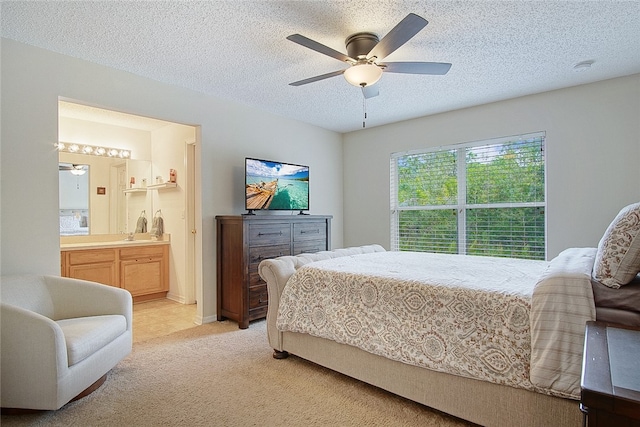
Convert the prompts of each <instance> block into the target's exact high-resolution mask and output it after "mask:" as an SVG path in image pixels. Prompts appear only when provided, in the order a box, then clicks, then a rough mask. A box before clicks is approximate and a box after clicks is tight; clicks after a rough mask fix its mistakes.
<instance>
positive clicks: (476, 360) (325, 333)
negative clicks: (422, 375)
mask: <svg viewBox="0 0 640 427" xmlns="http://www.w3.org/2000/svg"><path fill="white" fill-rule="evenodd" d="M452 257H453V260H452ZM548 264H549V263H548V262H545V261H530V260H518V259H506V258H490V257H474V256H462V255H455V256H451V255H440V254H426V253H412V252H382V253H373V254H363V255H355V256H348V257H341V258H334V259H331V260H326V261H318V262H314V263H311V264H308V265H306V266H304V267H302V268H300V269H299V270H297V271H296V273H295V274H294V275H293V276H291V278H290V279H289V281H288V282H287V286H286V287H285V289H284V291H283V294H282V297H281V301H280V306H279V312H278V313H279V314H278V320H277V327H278V329H280V330H282V331H292V332H303V333H308V334H311V335H315V336H319V337H323V338H328V339H331V340H334V341H337V342H340V343H344V344H349V345H353V346H356V347H359V348H361V349H363V350H365V351H368V352H370V353H374V354H378V355H380V356H384V357H387V358H390V359H393V360H399V361H401V362H404V363H409V364H412V365H417V366H423V367H426V368H429V369H433V370H437V371H441V372H447V373H451V374H455V375H461V376H465V377H471V378H476V379H480V380H485V381H492V382H495V383H499V384H505V385H510V386H514V387H521V388H525V389H535V387H534V386H533V385H532V384H531V383H530V381H529V367H530V366H529V365H530V354H531V337H530V333H529V312H530V302H531V296H532V293H533V289H534V286H535V284H536V282H537V281H538V278H539V277H540V276H541V275H542V273H543V272H544V271H545V269H546V268H547V266H548Z"/></svg>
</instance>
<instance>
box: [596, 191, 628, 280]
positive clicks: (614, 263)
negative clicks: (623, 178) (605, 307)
mask: <svg viewBox="0 0 640 427" xmlns="http://www.w3.org/2000/svg"><path fill="white" fill-rule="evenodd" d="M638 272H640V203H634V204H632V205H629V206H627V207H625V208H623V209H622V210H621V211H620V213H618V215H617V216H616V217H615V219H614V220H613V222H611V224H609V227H608V228H607V231H605V233H604V235H603V236H602V239H600V243H598V252H597V253H596V260H595V264H594V266H593V278H594V279H596V280H597V281H598V282H600V283H602V284H603V285H605V286H608V287H610V288H615V289H617V288H619V287H620V286H622V285H626V284H627V283H629V282H631V281H632V280H633V279H634V278H635V277H636V275H637V274H638Z"/></svg>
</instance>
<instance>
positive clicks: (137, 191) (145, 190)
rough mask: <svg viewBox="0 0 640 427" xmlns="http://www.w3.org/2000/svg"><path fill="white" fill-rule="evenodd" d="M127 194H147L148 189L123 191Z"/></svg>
mask: <svg viewBox="0 0 640 427" xmlns="http://www.w3.org/2000/svg"><path fill="white" fill-rule="evenodd" d="M123 191H124V192H125V193H146V192H147V189H146V188H127V189H126V190H123Z"/></svg>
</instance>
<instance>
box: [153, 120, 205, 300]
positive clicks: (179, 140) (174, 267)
mask: <svg viewBox="0 0 640 427" xmlns="http://www.w3.org/2000/svg"><path fill="white" fill-rule="evenodd" d="M195 138H196V134H195V128H193V127H192V126H185V125H179V124H171V125H168V126H165V127H163V128H160V129H158V130H156V131H153V132H152V141H153V144H152V153H151V159H152V166H151V170H152V171H153V173H152V178H153V180H152V183H155V177H156V176H162V179H163V182H167V181H169V169H175V170H176V172H177V179H176V181H177V184H178V185H177V186H176V187H175V188H170V189H165V190H157V191H152V192H151V195H152V197H153V216H154V217H155V214H156V212H157V211H161V216H162V219H163V223H164V232H165V233H168V234H171V255H170V257H169V265H170V268H169V276H170V277H169V293H168V294H167V297H168V298H171V299H173V300H175V301H178V302H183V303H184V302H188V303H193V302H194V301H186V300H185V295H187V291H186V287H187V283H186V282H185V280H186V278H187V271H186V267H187V260H186V250H187V249H186V245H187V237H188V236H187V234H186V233H187V230H186V219H187V218H186V215H187V212H186V200H187V199H186V197H187V196H186V190H187V189H186V187H185V184H186V164H185V151H186V143H187V142H193V141H195ZM150 221H151V223H152V222H153V218H150ZM150 225H151V224H150ZM149 231H151V229H149ZM189 286H192V284H189Z"/></svg>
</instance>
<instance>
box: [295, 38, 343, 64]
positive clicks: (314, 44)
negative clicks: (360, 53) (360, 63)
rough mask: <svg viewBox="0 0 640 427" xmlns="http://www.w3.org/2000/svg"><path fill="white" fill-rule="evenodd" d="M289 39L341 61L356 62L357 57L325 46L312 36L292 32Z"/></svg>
mask: <svg viewBox="0 0 640 427" xmlns="http://www.w3.org/2000/svg"><path fill="white" fill-rule="evenodd" d="M287 40H291V41H292V42H294V43H298V44H299V45H301V46H304V47H307V48H309V49H311V50H315V51H316V52H320V53H322V54H325V55H327V56H330V57H332V58H335V59H337V60H339V61H343V62H349V63H355V62H356V60H355V59H353V58H350V57H348V56H347V55H345V54H344V53H342V52H338V51H337V50H335V49H332V48H330V47H329V46H325V45H323V44H322V43H318V42H317V41H315V40H311V39H310V38H308V37H305V36H303V35H300V34H292V35H290V36H289V37H287Z"/></svg>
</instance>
